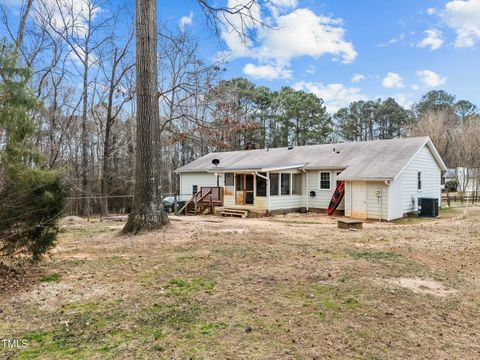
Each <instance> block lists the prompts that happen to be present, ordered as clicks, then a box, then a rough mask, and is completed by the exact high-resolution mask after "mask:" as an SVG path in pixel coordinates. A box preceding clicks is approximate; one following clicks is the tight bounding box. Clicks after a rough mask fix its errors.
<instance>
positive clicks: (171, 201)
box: [63, 193, 192, 217]
mask: <svg viewBox="0 0 480 360" xmlns="http://www.w3.org/2000/svg"><path fill="white" fill-rule="evenodd" d="M191 197H192V194H175V193H174V194H169V193H167V194H164V195H163V196H162V199H164V200H165V201H164V205H165V209H166V210H169V211H170V210H171V211H173V210H175V209H177V210H179V209H180V208H181V207H182V206H183V204H184V203H185V202H186V201H188V200H189V199H190V198H191ZM65 200H66V203H65V209H64V212H63V213H64V215H65V216H67V215H70V216H87V217H90V216H100V217H102V215H105V214H106V213H108V214H115V215H127V214H129V213H130V211H131V209H132V207H133V200H134V196H133V195H108V196H103V195H90V196H69V197H67V198H65ZM85 201H86V202H87V205H86V207H87V210H88V211H87V213H85V211H84V208H83V207H84V202H85ZM105 201H106V208H105V204H104V202H105ZM105 210H106V211H105Z"/></svg>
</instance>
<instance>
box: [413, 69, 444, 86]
mask: <svg viewBox="0 0 480 360" xmlns="http://www.w3.org/2000/svg"><path fill="white" fill-rule="evenodd" d="M417 76H418V78H419V80H420V81H421V82H422V84H423V85H425V86H427V87H437V86H440V85H443V84H445V82H446V81H447V78H446V77H444V76H441V75H439V74H437V73H436V72H433V71H431V70H420V71H417Z"/></svg>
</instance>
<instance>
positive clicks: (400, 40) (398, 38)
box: [378, 34, 407, 47]
mask: <svg viewBox="0 0 480 360" xmlns="http://www.w3.org/2000/svg"><path fill="white" fill-rule="evenodd" d="M406 38H407V36H406V35H405V34H400V35H398V37H395V38H392V39H390V40H388V41H387V43H386V44H385V43H381V44H379V45H378V46H380V47H387V46H390V45H393V44H396V43H399V42H402V41H403V40H405V39H406Z"/></svg>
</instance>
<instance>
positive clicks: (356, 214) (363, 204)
mask: <svg viewBox="0 0 480 360" xmlns="http://www.w3.org/2000/svg"><path fill="white" fill-rule="evenodd" d="M351 189H352V190H351V191H352V192H351V199H352V209H351V213H352V215H351V216H352V218H354V219H366V218H367V183H366V182H352V186H351Z"/></svg>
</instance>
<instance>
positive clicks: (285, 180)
mask: <svg viewBox="0 0 480 360" xmlns="http://www.w3.org/2000/svg"><path fill="white" fill-rule="evenodd" d="M282 195H290V174H282Z"/></svg>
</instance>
